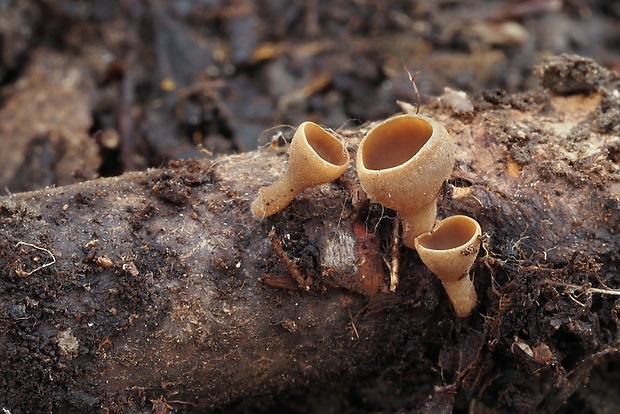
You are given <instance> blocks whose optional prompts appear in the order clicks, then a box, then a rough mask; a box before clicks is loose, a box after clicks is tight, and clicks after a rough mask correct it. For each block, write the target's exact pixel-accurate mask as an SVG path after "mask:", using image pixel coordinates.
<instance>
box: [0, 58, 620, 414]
mask: <svg viewBox="0 0 620 414" xmlns="http://www.w3.org/2000/svg"><path fill="white" fill-rule="evenodd" d="M539 72H540V75H541V79H542V80H543V84H544V86H545V87H546V88H547V89H546V91H533V92H528V93H522V94H515V95H508V94H505V93H501V92H488V93H485V94H483V95H481V96H480V97H477V98H476V99H475V100H474V101H473V104H474V106H473V110H470V108H469V106H468V105H464V103H463V98H462V97H460V96H458V95H455V94H454V93H450V92H447V93H446V94H445V95H444V96H442V97H440V98H439V99H436V100H434V101H433V102H432V103H430V104H429V105H427V106H425V107H423V108H422V109H423V112H424V113H425V114H426V115H428V116H432V117H434V118H436V119H437V120H438V121H440V122H441V123H443V124H444V126H445V127H446V129H447V130H448V131H449V132H450V134H451V135H452V137H453V138H454V139H455V141H456V144H457V162H456V165H455V168H454V171H453V174H452V177H451V178H450V180H449V182H448V183H447V184H446V185H445V187H444V191H443V193H442V195H441V197H440V199H439V214H440V216H441V217H443V216H447V215H451V214H467V215H469V216H471V217H474V218H475V219H477V220H478V221H479V222H480V224H481V226H482V229H483V231H484V233H485V234H486V238H485V242H484V249H482V252H481V254H480V257H479V258H478V260H477V262H476V264H475V266H474V270H473V272H472V274H473V276H474V279H475V285H476V288H477V290H478V296H479V304H478V306H477V308H476V309H475V310H474V313H473V315H472V316H470V317H469V318H466V319H459V318H456V317H455V316H454V314H453V311H452V309H451V306H450V303H449V301H448V299H447V297H446V295H445V293H444V292H443V291H442V288H441V283H440V282H439V281H438V280H436V279H435V278H434V277H433V276H432V274H431V273H430V272H429V271H428V270H427V269H426V268H425V267H424V266H423V265H422V263H421V262H420V260H419V258H418V257H417V255H416V254H415V253H414V252H412V251H410V250H408V249H406V248H404V247H400V246H398V245H396V246H393V242H394V240H395V238H394V236H393V229H394V222H395V215H394V213H393V212H391V211H387V210H385V209H382V208H381V207H380V206H377V205H374V204H372V203H371V202H370V200H368V198H367V197H366V195H365V194H364V192H363V190H362V189H361V187H360V186H359V182H358V180H357V176H356V173H355V165H354V164H353V165H351V166H350V167H349V169H348V170H347V172H346V173H345V175H344V176H343V177H342V178H340V179H339V180H337V181H336V182H334V183H331V184H328V185H323V186H319V187H316V188H313V189H310V190H307V191H305V192H304V193H303V195H302V196H300V197H298V198H297V199H295V200H294V201H293V203H292V204H291V205H290V206H289V207H288V208H287V209H286V210H285V211H284V212H282V213H281V214H277V215H275V216H273V217H270V218H268V219H266V220H259V219H256V218H254V217H253V216H252V215H251V214H250V203H251V202H252V200H253V199H254V197H255V195H256V193H257V190H258V188H259V187H260V186H262V185H267V184H269V183H271V182H272V181H273V180H275V179H276V178H277V177H279V176H280V175H281V173H282V172H283V170H284V168H285V167H286V156H285V153H284V151H282V149H281V148H278V147H275V146H270V147H267V148H263V149H261V150H259V151H255V152H250V153H245V154H241V155H237V156H230V157H222V158H217V159H215V160H211V161H207V160H202V161H190V162H178V163H175V164H171V165H170V166H168V167H167V168H163V169H159V170H150V171H147V172H141V173H131V174H125V175H123V176H121V177H118V178H111V179H99V180H93V181H89V182H85V183H81V184H75V185H71V186H67V187H59V188H50V189H46V190H43V191H37V192H30V193H21V194H14V195H11V196H6V197H2V198H0V235H1V237H0V277H1V279H0V280H1V283H0V359H1V360H3V361H5V362H4V364H2V366H1V368H0V408H4V409H6V410H9V411H10V412H11V413H13V414H15V413H22V412H47V411H53V412H91V411H92V412H97V411H103V412H125V413H130V412H150V411H154V412H166V411H169V410H173V409H174V410H176V411H177V412H180V411H188V412H203V411H204V410H205V409H208V408H213V407H216V406H222V405H224V404H229V403H231V402H234V401H238V400H240V399H246V400H247V399H248V398H250V397H256V396H261V395H277V394H282V393H289V392H302V391H304V390H308V389H321V388H325V387H327V386H329V387H335V388H338V387H342V389H346V385H345V384H346V383H347V382H350V381H353V380H355V379H356V378H361V377H363V376H364V375H366V374H373V375H377V376H378V378H380V379H381V381H383V382H384V383H392V384H396V385H395V386H394V387H395V388H398V395H400V397H399V398H402V399H404V400H405V401H406V402H405V403H403V404H400V405H399V406H401V407H402V406H404V407H406V408H408V409H412V410H420V409H422V408H424V409H426V410H427V411H431V412H451V410H452V408H453V407H454V405H455V404H458V403H459V399H467V400H469V401H472V403H471V404H473V407H474V408H475V409H476V408H477V409H478V410H483V409H485V407H486V408H493V409H499V410H502V411H503V410H509V411H518V412H528V411H529V412H533V411H535V410H539V411H540V412H554V411H556V410H557V409H558V408H559V407H560V406H561V405H562V404H564V403H565V402H566V400H567V399H568V398H569V397H570V395H571V394H572V393H573V392H574V391H575V390H576V389H577V387H578V386H580V385H582V384H583V383H584V382H585V380H586V379H587V377H588V374H589V372H590V370H591V369H592V367H594V366H596V365H599V364H601V363H602V362H603V361H606V360H607V358H608V357H609V356H613V355H616V356H617V355H618V352H619V345H620V344H619V339H620V334H619V327H620V326H619V323H620V322H619V321H618V315H617V313H618V304H617V303H618V302H617V298H618V297H619V295H620V291H619V290H618V289H619V288H620V276H619V274H618V261H619V259H620V253H619V251H618V246H619V245H620V240H619V237H620V236H619V234H618V228H619V226H620V213H619V208H618V203H619V201H620V200H619V194H620V167H619V165H618V164H619V159H620V143H619V137H618V135H619V130H618V125H620V110H619V107H620V105H619V103H620V94H619V93H618V86H619V82H618V76H617V75H615V74H613V73H609V72H607V71H605V70H604V69H602V68H601V67H599V66H597V65H596V64H594V63H593V62H591V61H588V60H585V59H580V58H574V57H573V58H569V57H562V58H557V59H555V60H549V61H547V62H546V63H545V64H544V65H542V66H541V67H540V68H539ZM575 85H578V86H575ZM367 129H368V126H366V127H363V128H361V129H360V130H357V131H340V132H341V135H342V137H343V140H344V142H345V144H346V145H347V148H349V150H350V151H351V155H352V157H351V158H352V159H353V160H354V159H355V157H354V155H355V149H356V147H357V144H358V143H359V140H360V139H361V137H362V136H363V134H364V132H365V131H366V130H367ZM396 265H398V266H396ZM390 272H392V273H396V272H397V273H398V275H399V277H400V284H399V286H398V288H397V290H396V292H395V293H389V292H388V284H389V281H390ZM378 374H380V375H378ZM383 395H384V396H387V397H388V398H396V397H394V395H393V394H390V392H388V391H385V392H384V394H383ZM376 404H377V406H379V407H382V409H385V410H389V407H390V404H389V403H386V402H385V401H383V405H381V404H380V403H378V402H377V403H376ZM476 412H478V411H476Z"/></svg>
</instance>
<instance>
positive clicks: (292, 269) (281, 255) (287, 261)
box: [269, 227, 312, 291]
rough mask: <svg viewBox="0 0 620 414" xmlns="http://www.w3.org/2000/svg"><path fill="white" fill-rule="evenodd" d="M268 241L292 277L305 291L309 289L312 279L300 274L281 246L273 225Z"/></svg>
mask: <svg viewBox="0 0 620 414" xmlns="http://www.w3.org/2000/svg"><path fill="white" fill-rule="evenodd" d="M269 242H270V243H271V246H272V247H273V250H274V251H275V252H276V254H277V255H278V257H279V258H280V260H281V261H282V263H283V264H284V267H285V268H286V271H287V272H288V273H289V275H290V276H291V277H292V278H293V279H295V281H296V282H297V284H298V285H299V287H300V288H302V289H303V290H306V291H308V290H310V285H311V284H312V280H311V279H310V278H308V279H306V278H304V277H303V276H302V275H301V272H300V271H299V269H298V268H297V265H296V264H295V262H294V261H292V260H291V259H290V258H289V257H288V255H287V254H286V252H285V251H284V249H283V248H282V242H281V241H280V239H278V238H276V230H275V228H273V227H272V228H271V230H269Z"/></svg>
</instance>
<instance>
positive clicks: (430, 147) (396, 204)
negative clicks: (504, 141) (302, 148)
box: [357, 115, 454, 248]
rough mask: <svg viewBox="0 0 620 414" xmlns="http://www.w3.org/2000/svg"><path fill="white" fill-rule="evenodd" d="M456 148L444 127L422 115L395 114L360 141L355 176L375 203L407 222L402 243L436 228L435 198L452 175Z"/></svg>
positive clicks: (409, 244)
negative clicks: (394, 211) (434, 225)
mask: <svg viewBox="0 0 620 414" xmlns="http://www.w3.org/2000/svg"><path fill="white" fill-rule="evenodd" d="M453 164H454V144H453V143H452V139H451V138H450V135H448V132H447V131H446V129H445V128H444V127H443V126H442V125H440V124H439V123H437V122H436V121H435V120H433V119H431V118H428V117H426V116H423V115H397V116H394V117H392V118H389V119H387V120H385V121H384V122H382V123H380V124H379V125H377V126H376V127H374V128H373V129H371V130H370V131H369V132H368V134H366V136H365V137H364V139H362V142H361V143H360V146H359V149H358V151H357V172H358V175H359V178H360V182H361V184H362V187H363V188H364V190H365V191H366V193H367V194H368V195H369V196H370V198H371V200H373V201H374V202H378V203H380V204H382V205H384V206H385V207H388V208H391V209H393V210H396V211H397V212H398V213H399V215H400V218H401V221H402V223H403V229H404V232H403V243H404V244H405V245H406V246H408V247H410V248H414V239H415V238H416V237H417V236H418V235H420V234H422V233H425V232H427V231H430V230H431V229H432V228H433V224H435V219H436V217H437V205H436V199H437V195H438V194H439V191H440V189H441V185H442V183H443V182H444V180H446V179H447V178H448V176H449V175H450V173H451V172H452V166H453Z"/></svg>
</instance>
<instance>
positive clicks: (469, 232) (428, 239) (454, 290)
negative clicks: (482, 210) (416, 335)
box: [415, 216, 482, 317]
mask: <svg viewBox="0 0 620 414" xmlns="http://www.w3.org/2000/svg"><path fill="white" fill-rule="evenodd" d="M481 234H482V231H481V230H480V225H479V224H478V222H477V221H476V220H474V219H472V218H470V217H467V216H451V217H448V218H446V219H444V220H441V221H440V222H439V223H437V225H436V226H435V228H434V229H433V231H431V232H428V233H424V234H422V235H420V236H418V237H417V238H416V239H415V248H416V250H417V251H418V253H419V255H420V258H421V259H422V261H423V262H424V264H425V265H426V266H427V267H428V268H429V269H430V270H431V271H432V272H433V273H434V274H435V275H436V276H437V277H438V278H439V279H440V280H441V282H442V283H443V286H444V288H445V289H446V292H447V293H448V297H449V298H450V300H451V301H452V305H453V306H454V310H455V311H456V314H457V315H458V316H461V317H464V316H468V315H469V314H470V313H471V310H472V309H473V308H474V306H476V300H477V297H476V290H475V289H474V284H473V283H472V281H471V278H470V277H469V269H470V268H471V266H472V265H473V264H474V260H475V259H476V255H477V254H478V251H479V250H480V236H481Z"/></svg>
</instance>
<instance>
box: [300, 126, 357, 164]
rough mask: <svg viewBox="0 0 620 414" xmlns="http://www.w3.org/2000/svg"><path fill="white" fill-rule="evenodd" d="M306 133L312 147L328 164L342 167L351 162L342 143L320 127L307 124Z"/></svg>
mask: <svg viewBox="0 0 620 414" xmlns="http://www.w3.org/2000/svg"><path fill="white" fill-rule="evenodd" d="M304 133H305V135H306V140H307V141H308V144H309V145H310V147H312V149H313V150H314V152H316V153H317V155H318V156H319V157H321V158H322V159H323V160H325V161H326V162H328V163H330V164H333V165H338V166H341V165H344V164H346V163H347V162H348V161H349V158H348V156H347V153H346V149H345V148H344V146H343V145H342V143H341V142H340V141H338V139H337V138H335V137H334V136H333V135H331V134H330V133H328V132H327V131H325V130H324V129H323V128H321V127H320V126H318V125H314V124H307V125H305V126H304Z"/></svg>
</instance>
